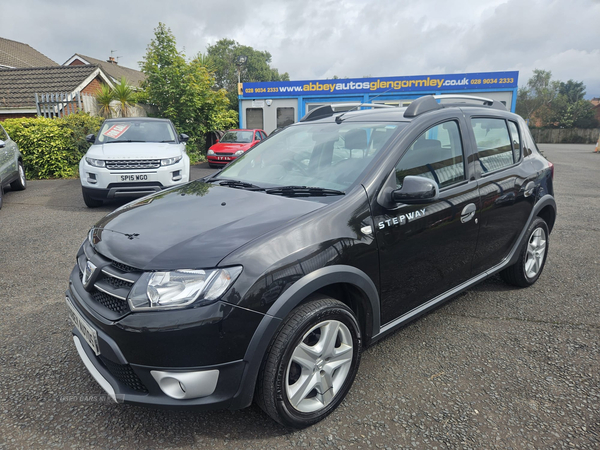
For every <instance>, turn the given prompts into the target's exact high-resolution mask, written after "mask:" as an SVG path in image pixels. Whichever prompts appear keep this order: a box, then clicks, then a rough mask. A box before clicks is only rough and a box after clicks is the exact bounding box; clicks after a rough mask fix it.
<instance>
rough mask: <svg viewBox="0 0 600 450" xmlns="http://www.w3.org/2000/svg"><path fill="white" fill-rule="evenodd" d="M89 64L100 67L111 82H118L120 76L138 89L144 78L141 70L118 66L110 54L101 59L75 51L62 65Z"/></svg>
mask: <svg viewBox="0 0 600 450" xmlns="http://www.w3.org/2000/svg"><path fill="white" fill-rule="evenodd" d="M89 64H91V65H96V66H98V67H100V68H101V69H102V70H103V71H104V73H105V74H107V75H108V76H109V78H110V79H111V81H112V82H113V84H117V83H120V82H121V78H125V79H126V80H127V84H128V85H129V86H131V87H132V88H134V89H138V88H139V87H140V86H141V83H142V82H143V81H144V79H145V75H144V74H143V73H142V72H140V71H139V70H134V69H129V68H127V67H123V66H120V65H119V64H118V62H117V61H116V60H115V58H113V57H112V56H111V57H110V58H109V59H108V60H107V61H102V60H101V59H96V58H91V57H89V56H84V55H80V54H79V53H75V54H74V55H73V56H71V57H70V58H69V59H68V60H67V61H66V62H65V63H64V64H63V66H82V65H89Z"/></svg>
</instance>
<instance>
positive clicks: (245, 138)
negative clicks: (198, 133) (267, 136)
mask: <svg viewBox="0 0 600 450" xmlns="http://www.w3.org/2000/svg"><path fill="white" fill-rule="evenodd" d="M253 134H254V131H228V132H227V133H225V134H224V135H223V137H222V138H221V140H220V141H219V142H222V143H224V144H248V143H250V142H252V135H253Z"/></svg>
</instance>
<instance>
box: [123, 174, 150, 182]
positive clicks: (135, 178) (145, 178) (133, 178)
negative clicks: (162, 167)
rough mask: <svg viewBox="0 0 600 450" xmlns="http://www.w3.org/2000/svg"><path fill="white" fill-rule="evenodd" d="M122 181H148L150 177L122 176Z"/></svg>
mask: <svg viewBox="0 0 600 450" xmlns="http://www.w3.org/2000/svg"><path fill="white" fill-rule="evenodd" d="M121 181H148V175H121Z"/></svg>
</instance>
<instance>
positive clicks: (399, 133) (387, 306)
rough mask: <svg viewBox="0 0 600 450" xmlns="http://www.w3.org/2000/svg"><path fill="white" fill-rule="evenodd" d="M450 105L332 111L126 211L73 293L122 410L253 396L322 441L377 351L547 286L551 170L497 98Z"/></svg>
mask: <svg viewBox="0 0 600 450" xmlns="http://www.w3.org/2000/svg"><path fill="white" fill-rule="evenodd" d="M441 101H442V103H438V101H437V100H436V99H435V98H434V97H431V96H429V97H422V98H420V99H418V100H416V101H414V102H413V103H412V104H411V105H410V106H409V107H408V108H381V109H373V110H360V111H350V112H344V113H341V112H336V111H335V107H332V106H326V107H322V108H320V109H317V110H315V111H312V112H311V113H310V114H309V115H307V116H306V117H305V118H304V119H303V120H302V121H301V122H300V123H298V124H294V125H292V126H290V127H288V128H286V129H285V130H283V131H282V132H280V133H278V134H276V135H275V136H273V137H271V138H270V139H268V140H266V141H265V142H263V143H261V144H260V145H258V146H257V147H256V148H254V149H253V150H252V152H250V153H248V154H246V155H244V156H242V157H241V158H239V159H237V160H236V161H235V162H233V163H232V164H231V165H229V166H228V167H226V168H225V169H224V170H222V171H221V172H219V173H218V174H216V175H214V176H212V177H207V178H205V179H202V180H198V181H194V182H191V183H188V184H186V185H183V186H180V187H175V188H172V189H170V190H168V191H164V192H161V193H158V194H154V195H150V196H147V197H144V198H143V199H140V200H137V201H135V202H132V203H129V204H128V205H125V206H123V207H121V208H119V209H117V210H115V211H114V212H112V213H110V214H108V215H107V216H106V217H105V218H104V219H102V220H101V221H100V222H98V223H97V224H96V225H95V226H94V227H92V229H91V230H90V233H89V236H88V239H86V241H85V242H84V244H83V245H82V246H81V249H80V250H79V253H78V255H77V264H76V266H75V267H74V269H73V272H72V274H71V277H70V283H69V288H68V290H67V304H68V308H69V312H70V316H71V318H72V320H73V321H74V323H75V328H74V329H73V334H74V342H75V345H76V347H77V350H78V352H79V355H80V356H81V359H82V360H83V362H84V363H85V365H86V367H87V368H88V370H89V371H90V373H91V374H92V375H93V376H94V378H95V379H96V380H97V381H98V383H100V384H101V385H102V387H103V388H104V389H105V390H106V392H108V393H109V395H111V396H112V397H113V398H114V399H116V400H118V401H124V402H130V403H136V404H141V405H153V406H163V407H178V408H185V407H190V408H204V409H209V408H231V409H235V408H243V407H246V406H248V405H250V404H251V402H252V401H253V400H254V401H256V402H257V403H258V404H259V405H260V406H261V407H262V408H263V410H264V411H266V412H267V414H269V415H270V416H271V417H272V418H274V419H275V420H277V421H278V422H280V423H282V424H284V425H286V426H290V427H296V428H301V427H306V426H309V425H311V424H313V423H315V422H317V421H319V420H321V419H323V418H324V417H325V416H327V415H328V414H329V413H330V412H331V411H333V409H335V408H336V407H337V406H338V405H339V404H340V402H341V401H342V400H343V398H344V396H345V395H346V393H347V392H348V390H349V389H350V386H351V385H352V382H353V380H354V377H355V374H356V372H357V370H358V366H359V362H360V355H361V350H362V349H363V348H364V347H365V346H368V345H370V344H372V343H374V342H375V341H377V340H379V339H381V338H382V337H383V336H385V335H387V334H388V333H390V332H391V331H393V330H395V329H397V328H398V327H400V326H402V325H403V324H406V323H407V322H408V321H410V320H412V319H415V318H416V317H418V316H419V315H421V314H423V313H424V312H426V311H428V310H430V309H431V308H434V307H435V306H437V305H439V304H441V303H442V302H444V301H446V300H448V299H450V298H451V297H453V296H454V295H456V294H457V293H459V292H461V291H464V290H465V289H468V288H470V287H471V286H473V285H474V284H476V283H478V282H480V281H482V280H484V279H485V278H487V277H489V276H491V275H493V274H495V273H500V274H501V275H502V277H503V278H504V279H505V280H506V281H507V282H509V283H510V284H513V285H516V286H522V287H526V286H529V285H531V284H533V283H534V282H535V281H536V280H537V279H538V277H539V276H540V274H541V273H542V269H543V267H544V263H545V261H546V256H547V251H548V237H549V234H550V231H551V230H552V227H553V225H554V221H555V217H556V204H555V201H554V197H553V166H552V164H551V163H549V162H548V161H546V160H545V159H544V158H543V157H542V156H541V155H540V153H539V152H538V150H537V148H536V145H535V143H534V141H533V139H532V137H531V135H530V133H529V130H528V128H527V126H526V124H525V123H524V122H523V120H522V119H521V118H520V117H518V116H516V115H515V114H511V113H509V112H507V111H506V110H505V108H504V106H503V105H501V104H499V103H498V102H495V101H492V100H486V99H476V98H467V99H465V98H464V97H460V98H453V97H452V96H445V97H444V100H441ZM374 106H375V105H374ZM406 363H407V364H410V361H407V362H406Z"/></svg>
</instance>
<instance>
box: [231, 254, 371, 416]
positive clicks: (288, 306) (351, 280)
mask: <svg viewBox="0 0 600 450" xmlns="http://www.w3.org/2000/svg"><path fill="white" fill-rule="evenodd" d="M339 283H346V284H351V285H353V286H355V287H357V288H358V289H360V290H361V291H362V292H364V294H365V297H366V298H367V299H368V301H367V303H368V305H365V306H369V307H370V308H371V313H372V314H371V320H372V333H373V335H375V334H378V333H379V330H380V326H381V323H380V314H379V313H380V308H379V294H378V292H377V288H376V287H375V284H374V283H373V281H372V280H371V279H370V278H369V276H368V275H367V274H366V273H364V272H363V271H362V270H359V269H357V268H356V267H352V266H346V265H334V266H328V267H323V268H321V269H317V270H315V271H314V272H311V273H309V274H308V275H306V276H304V277H302V278H301V279H300V280H298V281H297V282H296V283H294V284H293V285H292V286H291V287H290V288H289V289H287V290H286V291H285V292H284V293H283V294H282V295H281V296H280V297H279V298H278V299H277V300H276V301H275V303H273V305H272V306H271V307H270V308H269V310H268V311H267V314H265V316H264V317H263V319H262V320H261V321H260V323H259V325H258V327H257V329H256V331H255V332H254V335H253V336H252V339H251V340H250V344H249V345H248V348H247V350H246V353H245V355H244V361H246V367H245V369H244V374H243V376H242V382H241V384H240V389H239V390H238V392H237V393H236V395H235V396H234V398H233V401H232V404H231V405H230V409H239V408H244V407H246V406H249V405H250V404H251V403H252V398H253V395H254V388H255V386H256V379H257V376H258V372H259V370H260V366H261V364H262V361H263V358H264V355H265V353H266V351H267V348H268V346H269V344H270V342H271V340H272V339H273V336H274V335H275V333H276V332H277V330H278V328H279V326H280V325H281V323H282V321H283V319H284V318H285V317H286V316H287V315H288V314H289V313H290V312H291V311H292V310H293V309H294V308H295V307H296V306H298V305H299V304H300V303H302V301H303V300H305V299H306V298H307V297H308V296H310V295H311V294H313V293H314V292H317V291H318V290H319V289H321V288H324V287H326V286H329V285H332V284H339Z"/></svg>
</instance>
